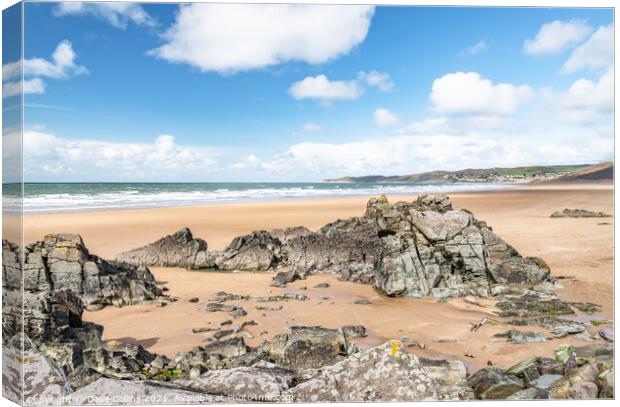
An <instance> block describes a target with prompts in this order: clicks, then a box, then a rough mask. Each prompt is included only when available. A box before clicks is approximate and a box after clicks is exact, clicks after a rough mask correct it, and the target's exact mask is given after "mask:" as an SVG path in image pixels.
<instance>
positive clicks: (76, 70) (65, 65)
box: [24, 40, 88, 79]
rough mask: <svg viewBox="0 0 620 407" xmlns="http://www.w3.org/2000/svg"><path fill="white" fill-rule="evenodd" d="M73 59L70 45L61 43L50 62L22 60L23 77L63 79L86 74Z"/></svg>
mask: <svg viewBox="0 0 620 407" xmlns="http://www.w3.org/2000/svg"><path fill="white" fill-rule="evenodd" d="M75 58H76V54H75V51H73V47H72V46H71V43H70V42H69V41H67V40H64V41H61V42H60V43H59V44H58V45H57V46H56V49H55V50H54V53H53V54H52V60H51V61H48V60H46V59H43V58H32V59H26V60H24V76H38V77H41V76H43V77H48V78H53V79H64V78H67V77H69V76H70V75H80V74H84V73H87V72H88V70H87V69H86V68H85V67H83V66H81V65H77V64H76V63H75Z"/></svg>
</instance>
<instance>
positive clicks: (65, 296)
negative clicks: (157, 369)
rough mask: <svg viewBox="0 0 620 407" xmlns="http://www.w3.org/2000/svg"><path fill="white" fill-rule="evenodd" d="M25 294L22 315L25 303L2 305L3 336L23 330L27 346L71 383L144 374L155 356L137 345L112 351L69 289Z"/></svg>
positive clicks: (21, 333)
mask: <svg viewBox="0 0 620 407" xmlns="http://www.w3.org/2000/svg"><path fill="white" fill-rule="evenodd" d="M12 292H14V291H12ZM23 298H24V308H23V315H22V314H21V308H19V309H15V308H13V307H6V306H3V319H4V320H3V337H4V338H11V337H14V336H16V335H24V337H25V338H27V341H25V342H26V343H28V344H29V345H31V346H29V348H28V350H29V351H32V352H34V351H35V350H36V352H39V353H40V354H41V355H42V356H43V357H45V358H46V359H47V360H49V361H51V362H52V363H53V365H54V366H56V367H57V369H58V371H60V372H62V374H63V375H64V377H66V378H67V381H68V383H69V384H70V385H71V387H73V388H79V387H82V386H84V385H86V384H88V383H90V382H92V381H93V380H96V379H97V378H99V377H101V376H102V375H103V376H107V377H114V378H120V379H127V378H139V377H143V376H142V375H141V370H142V368H143V367H144V366H145V365H146V363H148V362H150V361H151V360H152V359H153V358H154V356H153V355H151V354H150V353H149V352H147V351H145V350H144V349H143V348H142V347H141V346H138V345H130V344H125V345H122V346H121V347H119V348H115V349H110V350H108V349H107V348H106V347H105V346H104V344H103V343H102V341H101V334H102V332H103V327H101V326H100V325H97V324H93V323H90V322H86V321H83V320H82V311H83V306H82V301H81V299H80V298H79V297H77V296H75V294H74V293H73V291H71V290H61V291H40V292H30V291H25V292H24V297H23ZM7 304H8V303H7ZM22 318H23V319H22ZM22 321H23V332H22V325H20V322H22Z"/></svg>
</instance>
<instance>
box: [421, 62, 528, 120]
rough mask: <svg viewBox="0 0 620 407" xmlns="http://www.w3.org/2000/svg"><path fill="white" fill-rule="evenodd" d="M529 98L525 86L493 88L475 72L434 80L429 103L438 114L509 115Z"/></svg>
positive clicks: (498, 86) (491, 84)
mask: <svg viewBox="0 0 620 407" xmlns="http://www.w3.org/2000/svg"><path fill="white" fill-rule="evenodd" d="M532 95H533V91H532V89H531V88H530V87H529V86H527V85H520V86H515V85H512V84H509V83H499V84H493V82H491V81H490V80H489V79H485V78H482V77H481V76H480V74H478V73H476V72H455V73H449V74H446V75H444V76H442V77H441V78H439V79H435V81H434V82H433V87H432V91H431V94H430V99H431V101H432V102H433V104H434V107H435V109H436V110H437V111H439V112H446V113H468V114H510V113H513V112H514V111H515V110H516V109H517V107H518V106H519V105H520V104H521V103H523V102H525V101H527V100H528V99H530V98H531V97H532Z"/></svg>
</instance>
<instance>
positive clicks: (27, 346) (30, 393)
mask: <svg viewBox="0 0 620 407" xmlns="http://www.w3.org/2000/svg"><path fill="white" fill-rule="evenodd" d="M2 390H3V391H2V395H3V396H4V397H6V398H8V399H10V400H12V401H13V402H15V403H22V402H24V403H25V404H28V405H40V404H60V401H61V398H62V397H64V396H66V395H67V394H69V393H71V392H72V389H71V385H70V384H69V380H68V379H67V377H66V376H65V374H64V372H63V371H62V370H61V369H59V368H58V366H56V364H55V363H54V362H53V361H52V360H50V359H49V358H47V357H45V356H44V355H43V354H42V353H41V352H39V351H38V349H37V347H36V345H35V344H34V343H33V342H32V341H31V340H30V338H28V337H27V336H24V335H22V334H17V335H15V336H14V337H13V338H10V339H9V340H8V341H7V344H5V345H4V346H3V347H2ZM22 396H23V400H22Z"/></svg>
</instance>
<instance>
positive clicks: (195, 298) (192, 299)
mask: <svg viewBox="0 0 620 407" xmlns="http://www.w3.org/2000/svg"><path fill="white" fill-rule="evenodd" d="M198 301H200V299H199V298H198V297H192V298H190V299H189V300H187V302H198Z"/></svg>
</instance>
